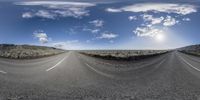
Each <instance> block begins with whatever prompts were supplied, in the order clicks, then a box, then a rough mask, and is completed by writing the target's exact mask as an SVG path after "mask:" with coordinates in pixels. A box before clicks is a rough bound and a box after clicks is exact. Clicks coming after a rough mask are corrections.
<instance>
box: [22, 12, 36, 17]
mask: <svg viewBox="0 0 200 100" xmlns="http://www.w3.org/2000/svg"><path fill="white" fill-rule="evenodd" d="M32 17H33V15H32V13H31V12H26V13H23V14H22V18H32Z"/></svg>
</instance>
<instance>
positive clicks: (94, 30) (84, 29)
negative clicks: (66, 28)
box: [83, 28, 100, 33]
mask: <svg viewBox="0 0 200 100" xmlns="http://www.w3.org/2000/svg"><path fill="white" fill-rule="evenodd" d="M83 31H89V32H91V33H98V32H99V31H100V29H89V28H83Z"/></svg>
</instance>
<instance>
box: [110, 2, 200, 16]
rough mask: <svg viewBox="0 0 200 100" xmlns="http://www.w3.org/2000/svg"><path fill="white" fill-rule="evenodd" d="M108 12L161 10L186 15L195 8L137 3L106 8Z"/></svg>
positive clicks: (192, 6)
mask: <svg viewBox="0 0 200 100" xmlns="http://www.w3.org/2000/svg"><path fill="white" fill-rule="evenodd" d="M106 11H108V12H123V11H127V12H155V13H157V12H163V13H175V14H180V15H187V14H190V13H194V12H197V8H196V6H194V5H190V4H174V3H139V4H134V5H130V6H125V7H122V8H116V9H115V8H107V10H106Z"/></svg>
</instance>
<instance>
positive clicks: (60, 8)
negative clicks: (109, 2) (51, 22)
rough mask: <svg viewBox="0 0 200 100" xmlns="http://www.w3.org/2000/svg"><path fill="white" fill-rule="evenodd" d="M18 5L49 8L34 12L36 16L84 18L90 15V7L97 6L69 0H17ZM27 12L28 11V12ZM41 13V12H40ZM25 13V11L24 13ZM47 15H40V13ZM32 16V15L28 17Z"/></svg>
mask: <svg viewBox="0 0 200 100" xmlns="http://www.w3.org/2000/svg"><path fill="white" fill-rule="evenodd" d="M15 4H16V5H22V6H42V7H45V8H47V9H48V11H45V12H41V11H40V10H39V11H37V12H33V11H31V12H32V14H33V15H34V17H36V16H37V17H42V18H49V19H55V18H56V17H74V18H82V17H83V16H88V15H89V10H87V8H88V7H92V6H95V5H96V4H93V3H84V2H67V1H27V2H17V3H15ZM26 13H27V12H26ZM38 13H39V14H38ZM24 14H25V13H24ZM41 14H42V15H45V16H39V15H41ZM26 18H32V17H26Z"/></svg>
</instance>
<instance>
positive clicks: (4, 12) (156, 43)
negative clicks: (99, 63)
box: [0, 0, 200, 49]
mask: <svg viewBox="0 0 200 100" xmlns="http://www.w3.org/2000/svg"><path fill="white" fill-rule="evenodd" d="M163 1H164V0H163ZM163 1H162V0H160V1H157V0H153V1H152V0H138V1H137V0H134V1H133V0H121V1H120V0H96V1H95V0H72V1H70V0H65V1H59V0H56V1H53V0H45V1H41V0H40V1H37V0H28V1H27V0H24V1H23V0H12V1H8V0H5V1H0V13H1V14H0V43H13V44H31V45H43V46H53V47H57V48H63V49H171V48H177V47H182V46H186V45H191V44H199V43H200V39H199V37H200V34H199V31H200V29H199V26H200V21H199V18H200V13H199V10H200V8H199V5H200V1H198V0H197V1H196V0H190V1H189V0H188V1H184V0H180V1H174V0H168V2H163Z"/></svg>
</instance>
